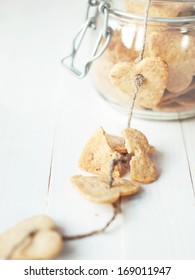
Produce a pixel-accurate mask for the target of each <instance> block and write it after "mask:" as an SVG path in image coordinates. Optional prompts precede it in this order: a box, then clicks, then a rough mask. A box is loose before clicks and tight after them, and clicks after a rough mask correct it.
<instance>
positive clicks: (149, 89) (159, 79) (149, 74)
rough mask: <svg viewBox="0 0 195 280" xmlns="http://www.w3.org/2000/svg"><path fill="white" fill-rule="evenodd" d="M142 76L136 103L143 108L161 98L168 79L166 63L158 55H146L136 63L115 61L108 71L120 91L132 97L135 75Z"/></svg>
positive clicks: (157, 101)
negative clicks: (142, 82)
mask: <svg viewBox="0 0 195 280" xmlns="http://www.w3.org/2000/svg"><path fill="white" fill-rule="evenodd" d="M138 74H141V75H143V77H144V84H143V85H142V86H141V87H140V88H139V90H138V93H137V97H136V104H138V105H139V106H143V107H145V108H153V107H155V106H156V105H157V104H158V103H159V102H160V100H161V98H162V96H163V93H164V90H165V88H166V84H167V80H168V65H167V63H166V62H164V61H163V60H162V59H161V58H160V57H147V58H144V59H143V60H142V61H140V62H139V63H137V64H131V63H128V62H121V63H117V64H116V65H114V66H113V68H112V69H111V71H110V79H111V81H112V83H113V84H114V86H115V87H116V88H118V89H119V90H120V91H121V92H123V93H124V94H126V95H128V96H129V97H132V95H133V94H134V91H135V78H136V75H138Z"/></svg>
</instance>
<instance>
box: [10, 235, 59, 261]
mask: <svg viewBox="0 0 195 280" xmlns="http://www.w3.org/2000/svg"><path fill="white" fill-rule="evenodd" d="M62 246H63V243H62V237H61V235H60V234H59V233H58V232H56V231H54V230H40V231H38V232H37V233H35V234H34V235H33V236H29V237H26V238H25V240H24V241H23V242H22V243H21V245H20V246H19V247H18V248H17V249H16V250H14V252H13V254H12V255H11V257H10V259H12V260H46V259H53V258H55V257H56V256H58V255H59V254H60V253H61V251H62Z"/></svg>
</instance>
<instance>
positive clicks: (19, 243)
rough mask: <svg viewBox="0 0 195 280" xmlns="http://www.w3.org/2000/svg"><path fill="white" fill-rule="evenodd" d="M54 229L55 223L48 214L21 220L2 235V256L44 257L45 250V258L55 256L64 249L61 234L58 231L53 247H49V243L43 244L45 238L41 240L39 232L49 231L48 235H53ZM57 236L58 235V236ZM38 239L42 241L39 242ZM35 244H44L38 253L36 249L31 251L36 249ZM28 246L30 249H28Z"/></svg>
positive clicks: (10, 257) (0, 240)
mask: <svg viewBox="0 0 195 280" xmlns="http://www.w3.org/2000/svg"><path fill="white" fill-rule="evenodd" d="M54 230H55V224H54V222H53V221H52V220H51V219H50V218H49V217H47V216H36V217H32V218H29V219H26V220H24V221H22V222H20V223H19V224H17V225H16V226H14V227H13V228H11V229H9V230H7V231H6V232H4V233H2V234H1V235H0V258H1V259H7V258H9V259H17V257H19V256H20V257H19V258H20V259H25V257H27V258H28V259H31V258H32V259H39V258H42V257H41V254H40V252H42V253H43V252H44V254H43V258H44V259H48V258H52V257H55V256H56V255H58V254H59V253H60V252H61V251H62V246H63V242H62V238H61V236H60V234H59V233H57V232H56V234H55V238H52V240H53V245H52V247H49V246H50V245H48V244H43V239H41V241H40V239H39V237H40V235H39V234H38V233H39V232H40V231H44V232H45V231H47V236H50V237H52V236H53V231H54ZM37 234H38V236H37ZM41 236H42V235H41ZM56 236H58V237H57V238H56ZM34 238H35V239H34ZM41 238H42V237H41ZM37 240H38V241H40V242H38V243H37ZM34 242H35V243H34ZM33 244H36V246H37V244H42V245H43V246H42V247H41V248H40V250H38V252H37V255H36V254H35V251H34V253H33V255H31V253H30V252H31V251H32V250H34V247H33ZM47 247H48V248H51V251H50V252H48V248H47ZM24 248H25V253H24V255H23V254H22V250H23V249H24ZM28 248H29V249H30V251H28ZM18 252H20V253H18ZM15 253H16V254H15Z"/></svg>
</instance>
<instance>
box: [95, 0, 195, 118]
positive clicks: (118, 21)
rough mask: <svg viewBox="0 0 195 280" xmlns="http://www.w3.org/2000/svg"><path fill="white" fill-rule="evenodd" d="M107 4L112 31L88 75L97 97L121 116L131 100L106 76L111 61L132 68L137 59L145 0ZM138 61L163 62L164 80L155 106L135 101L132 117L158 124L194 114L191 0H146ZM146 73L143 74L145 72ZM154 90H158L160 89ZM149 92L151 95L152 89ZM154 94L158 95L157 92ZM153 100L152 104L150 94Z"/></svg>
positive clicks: (194, 32)
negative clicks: (145, 28) (142, 50)
mask: <svg viewBox="0 0 195 280" xmlns="http://www.w3.org/2000/svg"><path fill="white" fill-rule="evenodd" d="M111 2H112V5H111V8H110V15H109V26H110V27H111V28H112V30H113V32H112V39H111V41H110V43H109V45H108V47H107V49H106V51H105V52H104V54H103V55H102V56H101V57H100V58H99V59H98V60H97V61H95V62H94V64H93V66H92V71H91V77H92V81H93V83H94V85H95V87H96V89H97V90H98V92H99V93H100V95H101V96H102V97H103V98H104V99H106V100H107V101H108V102H109V103H110V104H111V105H112V106H114V107H116V108H117V109H119V110H120V111H123V112H125V113H126V112H128V108H129V106H130V104H131V101H132V100H131V96H130V95H128V94H126V93H124V91H123V90H122V89H121V88H120V87H116V86H115V84H113V81H112V78H111V75H112V74H111V73H112V69H113V67H114V66H115V65H116V64H117V63H120V62H126V63H129V65H134V64H135V61H136V59H137V57H138V56H139V53H140V50H141V48H142V45H143V39H144V11H145V4H146V1H145V0H142V1H141V0H140V1H134V0H123V1H117V0H114V1H111ZM100 20H101V19H100ZM143 57H144V58H146V59H149V60H152V59H153V58H158V59H161V60H162V61H164V62H165V63H166V64H167V66H168V78H167V81H166V86H165V88H164V91H163V94H161V98H160V99H159V100H158V103H157V102H152V103H151V104H153V105H152V106H144V104H145V103H144V102H140V99H139V98H137V100H136V102H135V109H134V116H137V117H141V118H146V119H159V120H174V119H184V118H189V117H193V116H195V5H194V2H193V1H185V2H184V1H152V3H151V6H150V9H149V18H148V22H147V31H146V37H145V49H144V55H143ZM151 67H152V66H151ZM146 71H148V73H149V72H150V69H146ZM156 75H157V76H159V77H160V76H161V75H162V73H160V72H158V73H157V74H156ZM146 76H147V75H146ZM157 81H158V79H157ZM145 83H147V80H146V81H145ZM123 88H124V87H123ZM156 89H158V84H155V92H156ZM159 90H162V89H161V87H160V85H159ZM149 91H150V92H151V93H152V91H153V88H150V89H149ZM157 94H158V96H159V93H157ZM146 98H147V97H146ZM154 98H155V100H156V97H155V96H154Z"/></svg>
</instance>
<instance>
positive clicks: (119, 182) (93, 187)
mask: <svg viewBox="0 0 195 280" xmlns="http://www.w3.org/2000/svg"><path fill="white" fill-rule="evenodd" d="M71 181H72V185H73V186H74V187H75V188H76V189H77V190H78V191H79V192H80V193H81V194H82V195H83V196H84V197H85V198H86V199H88V200H90V201H93V202H96V203H107V204H112V203H114V202H116V201H117V200H118V199H119V197H120V196H130V195H133V194H135V193H137V192H138V190H139V186H138V185H136V184H132V183H131V182H130V181H128V180H125V179H115V180H114V181H113V183H112V187H111V188H110V186H109V182H108V180H106V179H104V178H102V177H100V176H93V177H84V176H73V177H72V178H71Z"/></svg>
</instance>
